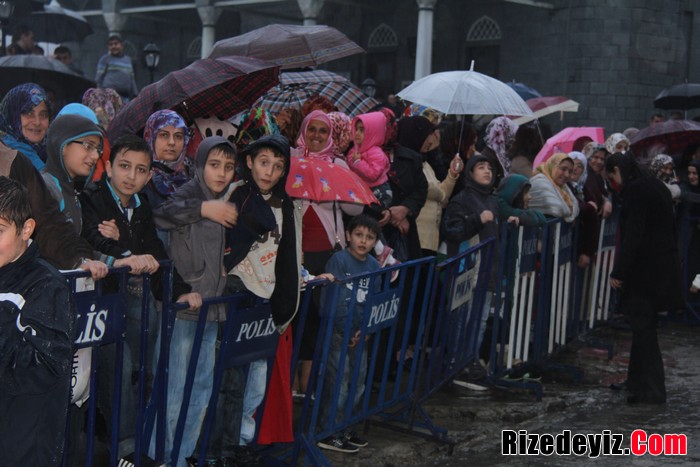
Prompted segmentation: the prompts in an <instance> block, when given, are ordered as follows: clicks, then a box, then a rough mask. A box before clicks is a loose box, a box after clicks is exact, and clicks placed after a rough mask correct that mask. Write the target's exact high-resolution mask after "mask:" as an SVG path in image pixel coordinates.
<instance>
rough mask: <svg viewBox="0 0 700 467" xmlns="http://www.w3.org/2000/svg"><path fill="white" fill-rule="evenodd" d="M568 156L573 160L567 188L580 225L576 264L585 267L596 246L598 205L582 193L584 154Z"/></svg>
mask: <svg viewBox="0 0 700 467" xmlns="http://www.w3.org/2000/svg"><path fill="white" fill-rule="evenodd" d="M569 157H570V158H571V159H572V160H573V161H574V170H573V171H572V174H571V181H570V182H569V188H571V191H572V192H573V194H574V196H575V197H576V201H577V202H578V206H579V216H578V218H579V225H580V226H581V235H579V243H578V254H579V256H578V263H577V264H578V266H579V267H581V268H587V267H588V265H589V264H590V262H591V258H593V255H595V251H596V247H597V246H598V232H599V230H600V222H599V221H598V216H597V212H598V205H597V204H595V202H593V201H590V200H586V197H585V193H584V185H585V183H586V179H587V178H588V171H587V161H586V156H584V155H583V153H582V152H579V151H572V152H570V153H569Z"/></svg>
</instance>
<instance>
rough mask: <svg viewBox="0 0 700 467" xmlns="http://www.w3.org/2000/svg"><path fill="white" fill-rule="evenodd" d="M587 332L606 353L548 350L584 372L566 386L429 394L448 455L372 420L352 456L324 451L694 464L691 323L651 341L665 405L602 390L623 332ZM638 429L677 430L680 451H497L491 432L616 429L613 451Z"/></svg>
mask: <svg viewBox="0 0 700 467" xmlns="http://www.w3.org/2000/svg"><path fill="white" fill-rule="evenodd" d="M594 336H595V337H596V338H597V339H599V340H601V341H607V342H612V343H614V357H613V359H612V360H610V361H609V360H608V359H607V352H604V351H601V350H599V349H593V348H590V347H586V346H585V343H584V342H582V341H579V342H574V343H573V344H572V345H570V346H569V348H567V349H565V350H563V351H562V352H560V353H559V354H558V355H557V358H556V359H555V361H556V362H557V363H562V364H568V365H575V366H577V367H579V368H581V369H582V370H583V372H584V376H583V380H582V382H581V383H579V384H575V383H574V382H573V380H572V378H571V377H570V376H569V375H565V374H562V373H555V372H550V371H544V373H543V378H542V384H543V392H544V396H543V398H542V401H540V402H537V400H536V398H535V396H534V394H533V393H532V392H527V391H523V390H517V389H500V388H491V389H489V390H487V391H482V392H478V391H472V390H468V389H465V388H461V387H457V386H452V387H450V388H445V389H444V390H442V391H441V392H438V393H437V394H435V395H434V396H433V397H432V398H431V399H430V400H429V401H428V402H427V404H426V405H425V408H426V411H427V412H428V413H429V414H430V415H431V416H432V417H433V419H434V421H435V422H436V424H437V425H438V426H441V427H443V428H446V429H448V430H449V436H450V437H451V438H452V439H453V440H454V441H455V442H456V446H455V449H454V453H453V455H452V456H448V455H447V447H446V446H445V445H441V444H439V443H437V442H434V441H429V440H425V439H423V438H420V437H416V436H411V435H407V434H402V433H397V432H394V431H391V430H388V429H386V428H382V427H377V426H374V425H372V426H371V428H370V431H369V433H368V434H367V439H368V440H369V443H370V444H369V446H367V447H365V448H362V449H361V450H360V452H359V453H357V454H337V453H330V454H328V453H327V452H326V453H327V454H328V458H329V459H330V460H331V461H332V462H333V465H339V466H341V465H342V466H380V465H384V466H463V465H469V466H470V467H472V466H482V465H483V466H487V465H488V466H490V465H518V466H522V465H578V464H583V463H590V462H591V461H593V462H595V463H596V465H604V466H618V465H622V464H633V465H639V466H652V465H675V464H688V465H700V364H699V363H698V360H699V359H700V328H693V327H691V326H689V325H686V324H681V323H678V322H671V323H668V324H665V325H664V326H663V327H661V328H660V329H659V342H660V345H661V351H662V354H663V357H664V365H665V370H666V388H667V392H668V402H667V403H666V404H665V405H661V406H653V405H628V404H627V403H626V398H627V393H626V392H625V391H620V392H618V391H612V390H611V389H609V384H610V383H611V382H615V381H622V380H624V379H625V377H626V368H627V361H628V358H629V347H630V342H631V333H630V332H629V331H626V330H623V329H612V328H601V329H597V330H596V331H595V333H594ZM638 428H642V429H644V430H646V431H647V433H648V434H652V433H659V434H670V433H684V434H686V435H687V437H688V445H687V452H688V454H687V455H686V456H662V457H653V456H651V455H649V454H646V455H644V456H641V457H637V456H634V455H628V456H625V457H619V456H618V457H613V456H600V457H599V458H597V459H591V458H589V457H588V455H587V454H586V455H584V456H580V457H579V456H575V455H570V456H557V455H552V456H544V455H539V456H503V455H502V454H501V430H515V431H519V430H527V432H528V433H531V434H532V433H538V434H543V433H551V434H553V435H556V434H558V433H561V432H562V431H563V430H571V432H572V433H574V434H575V433H603V430H610V432H611V433H621V434H623V435H624V441H623V444H622V447H623V448H627V447H630V435H631V433H632V432H633V431H634V430H635V429H638Z"/></svg>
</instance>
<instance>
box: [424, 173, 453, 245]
mask: <svg viewBox="0 0 700 467" xmlns="http://www.w3.org/2000/svg"><path fill="white" fill-rule="evenodd" d="M423 175H425V179H426V181H427V182H428V195H427V197H426V199H425V204H424V205H423V208H422V209H421V210H420V214H418V217H417V218H416V226H417V228H418V238H420V247H421V248H422V249H423V250H430V251H437V249H438V246H439V244H440V222H441V221H442V210H443V209H444V208H445V206H446V205H447V201H448V200H449V199H450V196H452V191H453V190H454V188H455V184H456V182H457V180H458V179H459V176H457V177H453V176H452V175H450V174H449V172H448V174H447V176H446V177H445V179H444V180H443V181H440V180H438V178H437V176H436V175H435V172H434V171H433V168H432V166H431V165H430V164H429V163H428V162H423Z"/></svg>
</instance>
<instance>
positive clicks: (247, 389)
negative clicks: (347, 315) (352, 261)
mask: <svg viewBox="0 0 700 467" xmlns="http://www.w3.org/2000/svg"><path fill="white" fill-rule="evenodd" d="M241 156H242V158H241V164H240V175H241V178H242V182H243V184H242V185H241V186H239V187H237V188H236V190H235V191H234V192H233V195H232V196H231V198H230V200H229V201H230V202H231V203H233V204H234V205H235V206H236V208H237V209H238V221H237V223H236V225H235V226H233V227H232V228H230V229H228V231H227V239H226V245H227V249H226V255H225V257H224V263H225V266H226V270H227V271H228V280H227V287H226V293H227V294H234V293H239V292H244V291H248V292H250V293H252V294H253V295H255V296H257V297H259V298H262V299H269V300H270V308H271V311H272V319H273V322H274V324H275V328H276V329H277V331H279V332H280V333H284V331H285V330H286V329H287V326H288V325H289V323H290V321H291V320H292V318H293V317H294V314H295V313H296V309H297V305H298V302H299V285H300V270H301V231H300V228H301V219H300V217H299V214H300V211H299V210H296V209H294V204H293V203H292V200H291V198H290V197H289V195H288V194H287V192H286V189H285V184H286V179H287V174H288V173H289V168H290V150H289V141H288V140H287V139H286V138H285V137H283V136H280V135H266V136H263V137H261V138H259V139H258V140H256V141H254V142H252V143H251V144H249V145H248V146H246V147H245V149H244V150H243V152H242V153H241ZM282 338H283V339H284V338H287V336H283V337H282ZM280 345H282V344H281V343H280ZM290 363H291V362H289V361H286V362H281V361H279V360H278V361H277V362H276V366H277V367H279V368H283V370H282V371H286V374H287V375H289V371H290V370H289V365H290ZM244 374H245V373H244V372H243V369H242V368H231V369H230V370H228V371H227V373H226V374H225V376H224V380H223V382H222V386H221V390H220V397H219V407H222V410H220V411H218V414H217V418H216V421H215V423H217V428H216V429H215V430H214V432H215V433H216V435H215V438H217V437H218V438H220V439H213V440H212V443H211V445H212V446H220V452H218V453H213V454H214V455H218V456H220V457H221V462H222V463H223V465H246V466H252V465H257V464H259V463H260V458H259V457H258V455H257V454H256V453H255V452H254V451H253V450H252V449H250V448H249V446H248V445H249V444H250V443H251V442H252V440H253V437H254V436H255V426H256V424H255V419H254V418H253V416H254V414H255V411H256V410H257V408H258V407H259V406H260V404H261V402H262V399H263V397H264V396H265V392H266V382H267V374H268V371H267V360H265V359H261V360H256V361H254V362H251V363H250V364H249V365H248V373H247V378H244V376H243V375H244ZM274 374H275V373H274V372H273V376H274ZM274 397H287V398H288V399H289V400H288V401H287V403H286V404H283V403H280V404H276V406H279V407H288V408H290V409H291V392H290V390H289V386H288V383H287V387H286V390H285V391H283V394H269V395H268V402H269V403H270V404H272V403H276V402H279V401H272V400H270V399H271V398H274ZM270 406H271V405H270ZM275 417H276V422H277V423H279V424H284V423H286V422H285V421H288V422H289V424H288V425H289V426H288V427H286V428H287V430H288V431H289V432H291V430H292V427H291V420H292V414H291V410H290V411H289V413H286V414H281V413H277V414H275ZM279 430H280V432H282V431H284V427H280V428H279Z"/></svg>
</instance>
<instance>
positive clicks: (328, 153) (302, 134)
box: [297, 110, 334, 162]
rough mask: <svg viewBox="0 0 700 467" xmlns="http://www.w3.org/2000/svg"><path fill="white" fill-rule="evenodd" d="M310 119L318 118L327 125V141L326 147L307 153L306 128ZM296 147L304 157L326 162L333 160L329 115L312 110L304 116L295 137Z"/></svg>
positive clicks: (331, 128) (331, 124)
mask: <svg viewBox="0 0 700 467" xmlns="http://www.w3.org/2000/svg"><path fill="white" fill-rule="evenodd" d="M312 120H318V121H319V122H323V123H324V124H326V126H328V141H327V142H326V147H325V148H323V149H321V151H319V152H313V153H309V149H308V147H307V146H306V129H307V128H308V126H309V123H311V121H312ZM297 149H298V150H299V153H300V154H301V155H303V156H304V157H313V158H318V159H323V160H325V161H328V162H333V157H334V155H333V122H332V121H331V119H330V117H328V114H326V113H325V112H323V111H321V110H313V111H312V112H311V113H310V114H309V115H307V116H306V117H305V118H304V121H303V122H301V129H300V130H299V137H298V138H297Z"/></svg>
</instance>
